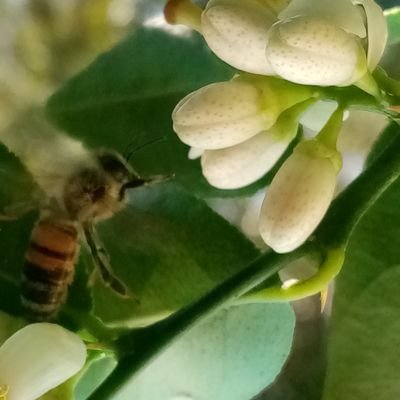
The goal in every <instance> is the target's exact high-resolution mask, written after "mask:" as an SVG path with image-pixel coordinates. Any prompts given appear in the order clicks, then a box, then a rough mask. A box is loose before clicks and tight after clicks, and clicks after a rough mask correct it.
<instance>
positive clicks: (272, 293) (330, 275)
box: [242, 249, 344, 302]
mask: <svg viewBox="0 0 400 400" xmlns="http://www.w3.org/2000/svg"><path fill="white" fill-rule="evenodd" d="M343 262H344V250H343V249H333V250H330V251H328V254H327V256H326V258H325V260H324V262H323V263H322V265H321V266H320V267H319V270H318V272H317V273H316V274H315V275H313V276H312V277H311V278H309V279H306V280H305V281H301V282H298V283H296V284H294V285H293V286H290V287H288V288H284V287H282V286H271V287H267V288H266V289H262V290H259V291H256V292H254V293H249V294H248V295H244V296H243V297H242V298H243V299H244V301H247V302H250V301H251V300H253V301H257V302H259V301H266V302H288V301H295V300H300V299H304V298H305V297H309V296H313V295H314V294H317V293H320V292H322V291H323V290H325V289H326V288H327V287H328V285H329V283H330V282H332V280H333V279H334V278H335V277H336V275H337V274H338V273H339V272H340V270H341V269H342V266H343Z"/></svg>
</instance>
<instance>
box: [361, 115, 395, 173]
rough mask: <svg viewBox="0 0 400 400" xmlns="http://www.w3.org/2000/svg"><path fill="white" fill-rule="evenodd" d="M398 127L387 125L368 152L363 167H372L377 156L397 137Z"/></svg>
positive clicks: (392, 124)
mask: <svg viewBox="0 0 400 400" xmlns="http://www.w3.org/2000/svg"><path fill="white" fill-rule="evenodd" d="M399 133H400V132H399V125H397V124H396V123H394V122H393V123H391V124H389V125H388V126H387V127H386V128H385V129H384V130H383V132H382V133H381V134H380V135H379V136H378V138H377V140H376V141H375V143H374V144H373V146H372V149H371V150H370V152H369V154H368V157H367V160H366V162H365V166H366V167H369V166H370V165H372V164H373V163H374V162H375V161H376V160H377V159H378V158H379V156H380V155H381V154H382V153H383V152H384V151H385V150H386V149H387V148H388V147H389V146H390V145H391V143H392V142H393V140H394V139H395V138H396V136H397V135H399Z"/></svg>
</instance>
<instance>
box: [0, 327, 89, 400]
mask: <svg viewBox="0 0 400 400" xmlns="http://www.w3.org/2000/svg"><path fill="white" fill-rule="evenodd" d="M85 360H86V348H85V345H84V344H83V342H82V340H81V339H80V338H79V337H78V336H77V335H75V334H73V333H71V332H69V331H67V330H66V329H64V328H62V327H61V326H58V325H55V324H48V323H38V324H31V325H28V326H26V327H25V328H23V329H21V330H19V331H18V332H16V333H15V334H14V335H13V336H11V337H10V338H9V339H8V340H7V341H6V342H5V343H4V344H3V345H2V346H1V347H0V384H1V385H6V386H8V387H9V392H8V395H7V400H22V399H23V400H34V399H37V398H38V397H40V396H41V395H43V394H44V393H46V392H48V391H49V390H51V389H53V388H55V387H56V386H58V385H59V384H61V383H62V382H64V381H66V380H67V379H69V378H70V377H71V376H73V375H75V374H76V373H77V372H78V371H79V370H80V369H81V368H82V367H83V365H84V363H85Z"/></svg>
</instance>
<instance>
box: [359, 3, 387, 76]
mask: <svg viewBox="0 0 400 400" xmlns="http://www.w3.org/2000/svg"><path fill="white" fill-rule="evenodd" d="M356 3H358V4H361V5H362V6H363V7H364V10H365V14H366V16H367V29H368V53H367V54H368V69H369V70H370V71H373V70H374V69H375V68H376V66H377V65H378V63H379V61H380V59H381V57H382V54H383V51H384V50H385V46H386V41H387V38H388V28H387V23H386V18H385V16H384V15H383V12H382V9H381V8H380V7H379V6H378V4H376V3H375V2H374V1H373V0H357V1H356Z"/></svg>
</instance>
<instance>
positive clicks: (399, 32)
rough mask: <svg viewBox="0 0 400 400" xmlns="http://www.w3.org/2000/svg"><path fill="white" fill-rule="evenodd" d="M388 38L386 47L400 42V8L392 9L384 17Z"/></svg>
mask: <svg viewBox="0 0 400 400" xmlns="http://www.w3.org/2000/svg"><path fill="white" fill-rule="evenodd" d="M386 20H387V23H388V30H389V38H388V42H387V43H388V45H389V46H390V45H392V44H395V43H398V42H400V7H396V8H393V9H391V10H389V11H388V13H387V15H386Z"/></svg>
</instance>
